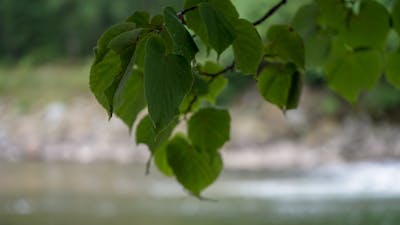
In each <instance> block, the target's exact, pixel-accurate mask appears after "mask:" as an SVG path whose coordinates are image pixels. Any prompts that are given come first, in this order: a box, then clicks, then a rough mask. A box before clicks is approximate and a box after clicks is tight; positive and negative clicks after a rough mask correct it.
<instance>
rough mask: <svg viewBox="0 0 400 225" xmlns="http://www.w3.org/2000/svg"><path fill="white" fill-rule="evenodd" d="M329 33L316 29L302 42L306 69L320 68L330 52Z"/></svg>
mask: <svg viewBox="0 0 400 225" xmlns="http://www.w3.org/2000/svg"><path fill="white" fill-rule="evenodd" d="M331 39H332V38H331V35H329V34H327V33H325V32H323V31H318V32H316V33H315V34H313V35H311V36H310V37H308V38H307V39H306V40H305V42H304V48H305V60H306V68H307V69H315V68H320V67H321V66H323V65H324V64H325V62H326V61H327V60H328V58H329V54H330V52H331V42H332V41H331Z"/></svg>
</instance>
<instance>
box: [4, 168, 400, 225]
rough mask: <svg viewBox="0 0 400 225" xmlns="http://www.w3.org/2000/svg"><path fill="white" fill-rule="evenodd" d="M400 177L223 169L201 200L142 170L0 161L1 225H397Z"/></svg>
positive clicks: (386, 171)
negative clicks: (205, 199) (204, 199)
mask: <svg viewBox="0 0 400 225" xmlns="http://www.w3.org/2000/svg"><path fill="white" fill-rule="evenodd" d="M399 171H400V162H396V161H393V162H382V163H374V162H364V163H352V164H346V165H340V166H338V165H335V166H325V167H319V168H316V169H313V170H292V171H284V172H276V171H275V172H273V171H268V170H260V171H243V170H241V171H232V170H227V171H225V172H224V173H223V174H222V175H221V177H220V179H219V181H218V182H217V183H216V184H215V185H213V186H212V187H211V188H209V189H208V190H207V191H206V192H205V193H204V195H205V196H206V197H208V198H210V199H213V201H200V200H198V199H196V198H194V197H191V196H189V195H188V194H186V193H185V192H184V191H183V190H182V188H181V187H180V186H179V185H178V184H177V183H176V182H175V181H174V179H172V178H165V177H162V176H161V175H159V174H157V173H156V172H153V173H152V174H151V175H150V176H145V175H144V165H143V166H142V165H141V166H138V165H136V166H132V165H128V164H125V165H122V164H114V163H90V164H73V163H61V164H60V163H58V164H56V163H1V164H0V179H1V182H0V224H1V225H14V224H15V225H25V224H26V225H28V224H29V225H59V224H60V225H61V224H65V225H67V224H89V225H90V224H93V225H94V224H96V225H101V224H116V225H119V224H121V225H123V224H153V225H156V224H162V225H173V224H174V225H180V224H182V225H183V224H199V225H200V224H201V225H207V224H210V225H211V224H267V225H269V224H271V225H272V224H273V225H277V224H278V225H279V224H282V225H295V224H296V225H310V224H311V225H312V224H316V225H317V224H318V225H322V224H323V225H346V224H348V225H356V224H360V225H381V224H382V225H397V224H400V172H399ZM214 200H215V201H214Z"/></svg>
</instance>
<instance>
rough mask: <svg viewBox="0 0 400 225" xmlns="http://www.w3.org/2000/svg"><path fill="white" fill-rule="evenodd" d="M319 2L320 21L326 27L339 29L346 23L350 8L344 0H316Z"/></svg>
mask: <svg viewBox="0 0 400 225" xmlns="http://www.w3.org/2000/svg"><path fill="white" fill-rule="evenodd" d="M316 2H317V4H318V21H319V23H320V24H321V25H323V26H325V27H330V28H334V29H336V30H339V29H341V28H342V27H343V25H344V24H346V18H347V15H348V13H349V9H347V8H346V6H345V4H344V1H343V0H316Z"/></svg>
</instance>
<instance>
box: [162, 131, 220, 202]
mask: <svg viewBox="0 0 400 225" xmlns="http://www.w3.org/2000/svg"><path fill="white" fill-rule="evenodd" d="M167 151H168V152H167V154H168V164H169V165H170V166H171V168H172V170H173V171H174V174H175V177H176V179H177V180H178V181H179V183H181V184H182V185H183V186H184V187H185V188H186V189H187V190H188V191H189V192H191V193H192V194H193V195H195V196H198V197H200V194H201V192H202V191H203V190H204V189H205V188H206V187H208V186H209V185H210V184H212V183H213V182H214V181H215V180H216V179H217V178H218V176H219V174H220V173H221V170H222V166H223V163H222V159H221V156H220V155H219V154H218V153H216V152H214V153H210V152H205V151H197V150H196V149H195V148H194V147H193V146H192V145H191V144H190V143H189V142H188V140H187V139H186V138H185V137H184V136H183V135H176V136H175V137H174V138H173V139H172V140H171V141H170V142H169V143H168V146H167Z"/></svg>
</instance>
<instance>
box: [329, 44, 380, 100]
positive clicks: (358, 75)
mask: <svg viewBox="0 0 400 225" xmlns="http://www.w3.org/2000/svg"><path fill="white" fill-rule="evenodd" d="M382 68H383V62H382V56H381V55H380V53H379V52H378V51H376V50H369V49H362V50H359V51H352V50H351V49H346V48H345V45H344V44H343V43H342V42H340V41H335V42H334V44H333V49H332V54H331V57H330V59H329V60H328V62H327V64H326V65H325V68H324V70H325V73H326V76H327V80H328V85H329V87H330V88H331V89H333V90H334V91H335V92H337V93H338V94H340V95H341V96H343V97H344V98H346V99H347V100H348V101H349V102H352V103H354V102H356V101H357V98H358V95H359V94H360V92H361V91H364V90H368V89H371V88H372V87H373V86H374V85H375V83H376V82H377V80H378V79H379V77H380V75H381V73H382Z"/></svg>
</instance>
